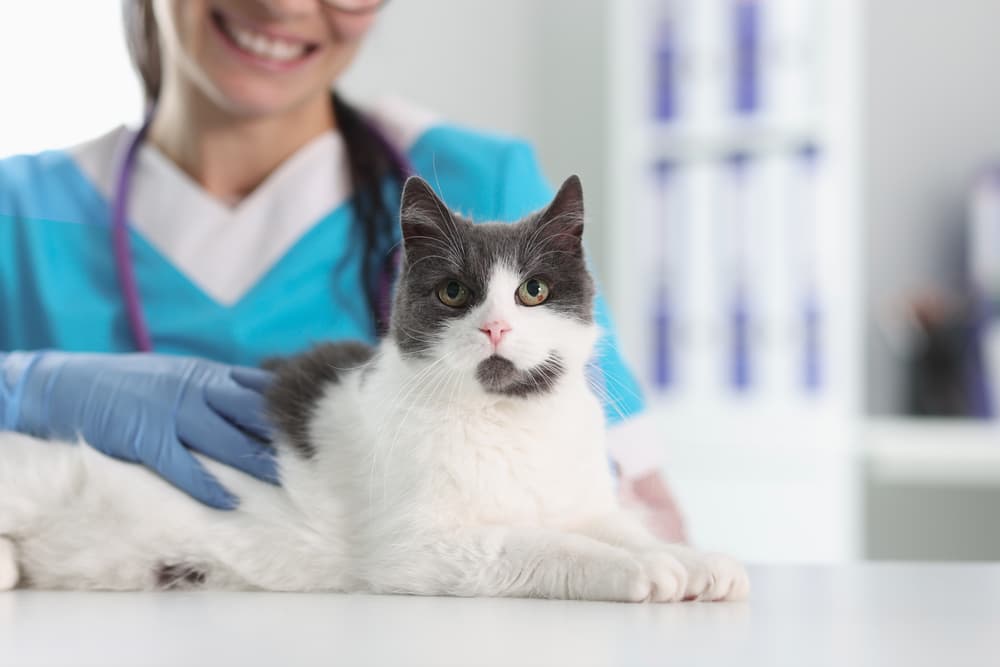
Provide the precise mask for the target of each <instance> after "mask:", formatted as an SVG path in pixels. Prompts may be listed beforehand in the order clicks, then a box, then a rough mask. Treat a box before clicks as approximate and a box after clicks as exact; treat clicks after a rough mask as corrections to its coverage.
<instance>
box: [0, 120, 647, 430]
mask: <svg viewBox="0 0 1000 667" xmlns="http://www.w3.org/2000/svg"><path fill="white" fill-rule="evenodd" d="M371 114H372V118H373V119H374V121H375V122H376V123H377V124H378V125H379V126H380V128H381V129H382V130H383V131H384V132H385V133H386V135H387V136H388V137H389V138H390V140H391V141H393V143H394V144H395V145H397V146H399V147H401V148H402V149H403V150H404V151H405V152H406V153H407V155H408V156H409V158H410V160H411V162H412V164H413V166H414V168H415V169H416V171H417V173H418V174H420V175H421V176H423V177H424V178H425V179H427V180H428V182H430V183H431V184H432V185H434V187H435V189H436V190H437V191H438V192H439V194H441V195H442V197H443V198H444V199H445V201H447V202H448V204H449V206H451V207H452V208H453V209H455V210H457V211H459V212H461V213H463V214H465V215H468V216H470V217H472V218H473V219H475V220H478V221H484V220H500V221H514V220H517V219H519V218H521V217H523V216H524V215H526V214H527V213H529V212H531V211H533V210H536V209H538V208H540V207H542V206H544V205H545V204H547V203H548V202H549V200H550V199H551V197H552V195H553V189H552V188H551V186H550V185H549V184H548V183H547V182H546V181H545V178H544V177H543V176H542V173H541V170H540V169H539V165H538V162H537V160H536V158H535V155H534V152H533V151H532V149H531V148H530V146H528V145H527V144H525V143H524V142H521V141H518V140H514V139H510V138H507V137H501V136H496V135H491V134H485V133H482V132H476V131H471V130H468V129H464V128H461V127H457V126H454V125H450V124H447V123H444V122H441V121H440V120H439V119H437V118H435V117H434V116H432V115H430V114H428V113H426V112H424V111H421V110H416V109H414V108H412V107H406V106H401V105H399V104H398V103H396V104H394V105H386V106H384V107H377V108H373V109H372V110H371ZM131 137H132V130H129V129H126V128H119V129H117V130H115V131H113V132H111V133H109V134H107V135H105V136H103V137H101V138H99V139H97V140H95V141H93V142H89V143H88V144H84V145H83V146H79V147H75V148H73V149H69V150H58V151H48V152H45V153H41V154H38V155H30V156H19V157H14V158H9V159H6V160H0V351H9V350H34V349H62V350H69V351H91V352H129V351H133V350H134V346H133V339H132V334H131V332H130V329H129V327H128V323H127V319H126V313H125V307H124V303H123V301H122V296H121V291H120V288H119V284H118V277H117V273H116V268H115V263H114V259H113V254H112V245H111V230H110V215H111V213H110V202H109V200H110V197H111V192H112V184H113V181H114V178H115V174H116V171H117V169H118V166H119V164H120V159H121V154H122V151H123V149H124V147H125V146H126V145H127V144H128V143H129V141H130V139H131ZM345 160H346V155H345V154H344V149H343V145H342V142H341V140H340V138H339V136H337V135H336V134H334V133H330V134H329V135H327V136H324V137H321V138H319V139H317V140H316V141H314V142H313V143H311V144H309V145H308V146H306V147H304V148H303V149H302V150H301V151H300V152H299V153H297V154H296V155H295V156H293V157H292V158H291V159H290V160H289V161H288V164H286V165H283V166H282V167H280V168H279V170H278V171H276V172H275V173H274V174H272V175H271V176H269V177H268V179H267V180H266V181H265V182H264V183H263V184H262V185H261V187H260V188H258V190H259V191H255V192H254V193H252V194H251V195H250V197H249V198H248V199H247V200H246V201H244V202H241V203H240V204H238V205H237V206H235V207H229V206H225V205H224V204H223V203H221V202H218V201H215V200H213V199H212V198H211V197H210V196H209V195H208V194H207V193H204V192H203V191H201V190H200V188H198V186H197V185H196V184H194V183H193V182H191V181H189V180H188V179H187V177H186V176H185V175H184V174H183V173H181V172H180V171H179V170H178V169H177V168H176V167H175V166H174V165H173V164H172V163H169V161H167V160H166V159H165V158H164V157H163V156H162V154H159V153H158V152H157V151H156V149H155V147H152V146H149V145H146V146H143V147H142V149H141V150H140V154H139V160H138V163H137V168H136V172H135V173H134V175H133V188H132V191H131V201H130V206H129V221H130V225H131V229H130V243H131V249H132V256H133V261H134V265H135V271H136V278H137V282H138V286H139V291H140V294H141V295H142V305H143V312H144V313H145V315H146V319H147V322H148V324H149V328H150V331H151V334H152V339H153V347H154V350H156V351H157V352H160V353H166V354H179V355H195V356H201V357H207V358H211V359H216V360H218V361H223V362H227V363H232V364H243V365H257V364H259V363H260V361H261V360H262V359H264V358H266V357H271V356H275V355H287V354H294V353H296V352H300V351H302V350H304V349H306V348H308V347H309V346H310V345H311V344H313V343H316V342H319V341H325V340H344V339H355V340H363V341H367V342H374V341H375V332H374V331H373V329H372V322H371V317H370V313H369V312H368V311H367V303H366V300H365V296H364V294H365V289H364V285H363V281H362V280H361V262H362V258H363V256H364V252H365V239H364V237H363V232H362V231H361V230H360V225H356V224H354V222H353V214H352V210H351V207H350V204H349V202H348V199H349V194H350V192H349V184H348V183H347V182H346V174H347V170H346V162H345ZM397 234H398V230H397ZM597 320H598V323H599V324H600V325H601V326H602V327H603V330H604V335H603V337H602V339H601V340H600V342H599V344H598V349H597V353H596V356H595V360H594V368H595V372H596V375H597V378H598V380H599V381H600V382H601V383H602V384H603V386H604V389H605V391H604V393H605V394H606V395H607V396H608V398H607V399H606V400H605V412H606V415H607V417H608V419H609V422H611V423H615V422H618V421H621V420H622V419H624V418H626V417H627V416H629V415H632V414H635V413H637V412H639V411H641V410H642V407H643V400H642V397H641V392H640V389H639V386H638V383H637V382H636V380H635V378H634V376H633V375H632V374H631V373H630V371H629V370H628V369H627V367H626V366H625V364H624V362H623V360H622V358H621V355H620V354H619V352H618V349H617V346H616V343H615V337H614V330H613V327H612V323H611V320H610V317H609V315H608V312H607V308H606V305H605V303H604V299H603V298H601V297H600V296H599V297H598V300H597Z"/></svg>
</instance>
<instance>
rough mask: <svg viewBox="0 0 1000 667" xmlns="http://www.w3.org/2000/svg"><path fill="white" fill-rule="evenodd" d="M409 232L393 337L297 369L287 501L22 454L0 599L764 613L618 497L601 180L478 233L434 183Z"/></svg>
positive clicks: (708, 558)
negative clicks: (21, 591)
mask: <svg viewBox="0 0 1000 667" xmlns="http://www.w3.org/2000/svg"><path fill="white" fill-rule="evenodd" d="M401 220H402V232H403V245H404V250H405V253H404V254H405V258H404V261H403V265H402V269H401V277H400V280H399V284H398V288H397V292H396V297H395V307H394V310H393V319H392V325H391V330H390V335H389V336H387V337H386V338H385V340H383V341H382V342H381V344H380V345H379V346H378V347H377V348H374V349H372V348H368V347H366V346H363V345H359V344H353V343H348V344H340V345H327V346H322V347H319V348H316V349H314V350H313V351H312V352H309V353H307V354H304V355H302V356H301V357H297V358H293V359H291V360H289V361H287V362H285V363H284V364H283V365H282V366H281V367H280V368H279V370H278V377H277V380H276V383H275V385H274V387H273V389H272V390H271V392H270V394H269V396H268V402H269V406H270V410H271V412H272V416H273V418H274V421H275V423H276V424H277V426H278V427H279V430H280V431H281V434H280V435H279V437H278V439H277V451H278V464H279V469H280V476H281V482H282V485H281V486H280V487H275V486H271V485H268V484H264V483H261V482H258V481H256V480H254V479H251V478H250V477H248V476H245V475H243V474H242V473H240V472H238V471H236V470H234V469H231V468H228V467H226V466H223V465H221V464H218V463H216V462H214V461H211V460H207V459H202V461H203V463H204V464H205V465H206V466H207V467H208V468H209V470H210V471H211V472H212V473H214V474H215V475H217V476H218V477H219V479H220V481H221V482H222V483H223V484H225V485H226V486H227V487H228V488H229V489H231V490H232V491H233V492H234V493H236V494H237V495H238V496H239V497H240V498H241V499H242V502H241V505H240V507H239V509H238V510H236V511H233V512H220V511H213V510H211V509H208V508H206V507H204V506H202V505H200V504H198V503H197V502H195V501H194V500H192V499H190V498H188V497H187V496H185V495H183V494H181V493H179V492H178V491H176V490H175V489H173V488H172V487H171V486H169V485H168V484H167V483H166V482H164V481H162V480H161V479H159V478H158V477H156V476H155V475H153V474H152V473H150V472H148V471H146V470H145V469H142V468H138V467H136V466H134V465H130V464H126V463H122V462H120V461H117V460H114V459H111V458H108V457H106V456H104V455H103V454H101V453H99V452H97V451H96V450H94V449H92V448H90V447H86V446H76V445H71V444H48V445H43V444H42V443H39V442H37V441H35V440H33V439H32V438H30V437H27V436H23V435H19V434H13V433H4V434H0V589H9V588H12V587H15V586H16V585H18V582H20V585H21V586H32V587H40V588H72V589H116V590H118V589H121V590H140V589H165V588H194V587H203V588H211V589H266V590H277V591H368V592H375V593H412V594H420V595H460V596H530V597H547V598H571V599H584V600H621V601H630V602H639V601H644V600H653V601H657V602H664V601H674V600H682V599H710V600H722V599H729V600H732V599H741V598H744V597H745V596H746V595H747V593H748V590H749V582H748V579H747V575H746V573H745V571H744V569H743V568H742V567H741V566H740V565H739V564H738V563H737V562H735V561H734V560H732V559H730V558H728V557H725V556H719V555H708V554H702V553H699V552H696V551H694V550H692V549H689V548H686V547H682V546H678V545H668V544H664V543H661V542H659V541H658V540H657V539H656V538H654V537H653V536H652V535H651V534H650V533H649V532H647V531H646V530H645V529H644V528H643V527H642V526H641V525H640V523H639V522H638V521H637V520H636V518H635V517H633V516H632V515H630V514H628V513H626V512H625V511H623V510H622V509H620V508H619V506H618V505H617V503H616V501H615V496H614V494H613V490H612V485H611V480H610V479H609V475H608V470H607V463H606V458H605V443H604V431H605V427H604V422H603V416H602V410H601V405H600V404H599V401H598V399H597V398H596V397H595V395H594V393H593V392H592V390H591V388H590V386H589V385H588V381H587V376H586V367H587V364H588V360H589V359H590V357H591V355H592V352H593V347H594V344H595V341H596V339H597V336H598V330H597V327H596V325H595V323H594V319H593V297H594V285H593V282H592V280H591V278H590V275H589V274H588V272H587V268H586V265H585V260H584V255H583V250H582V246H581V235H582V232H583V194H582V191H581V187H580V182H579V180H578V179H577V178H576V177H572V178H570V179H569V180H567V181H566V183H564V184H563V186H562V188H561V189H560V190H559V192H558V194H557V195H556V197H555V199H554V200H553V201H552V203H551V204H550V205H549V206H548V207H547V208H545V209H543V210H542V211H539V212H537V213H535V214H533V215H531V216H529V217H527V218H526V219H524V220H522V221H520V222H518V223H516V224H500V223H484V224H477V225H473V224H472V223H471V222H470V221H468V220H466V219H464V218H462V217H461V216H459V215H457V214H455V213H451V212H449V211H448V209H447V208H446V206H445V205H444V203H443V202H442V201H441V200H440V199H438V197H437V196H436V195H435V194H434V192H433V191H432V190H431V188H430V187H429V186H428V185H427V184H426V183H425V182H424V181H421V180H419V179H416V178H414V179H410V180H409V181H408V182H407V183H406V186H405V188H404V192H403V200H402V212H401Z"/></svg>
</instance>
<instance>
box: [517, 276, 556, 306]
mask: <svg viewBox="0 0 1000 667" xmlns="http://www.w3.org/2000/svg"><path fill="white" fill-rule="evenodd" d="M517 298H518V300H519V301H520V302H521V303H523V304H524V305H526V306H539V305H541V304H543V303H545V300H546V299H548V298H549V286H548V284H547V283H546V282H545V281H544V280H541V279H539V278H531V279H529V280H525V281H524V282H523V283H521V286H520V287H518V288H517Z"/></svg>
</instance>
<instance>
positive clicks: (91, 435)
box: [0, 352, 277, 509]
mask: <svg viewBox="0 0 1000 667" xmlns="http://www.w3.org/2000/svg"><path fill="white" fill-rule="evenodd" d="M270 378H271V376H270V374H269V373H266V372H265V371H261V370H258V369H254V368H241V367H233V366H227V365H224V364H219V363H215V362H211V361H206V360H202V359H195V358H186V357H171V356H164V355H155V354H70V353H62V352H22V353H12V354H9V355H6V356H4V355H0V430H11V431H19V432H21V433H25V434H28V435H33V436H36V437H41V438H60V439H66V440H75V439H76V438H77V437H78V436H82V437H83V438H84V439H85V440H86V441H87V443H88V444H90V446H92V447H94V448H96V449H98V450H100V451H102V452H104V453H106V454H108V455H110V456H113V457H115V458H119V459H123V460H125V461H132V462H136V463H142V464H143V465H145V466H147V467H148V468H150V469H152V470H154V471H155V472H157V473H158V474H159V475H160V476H161V477H163V478H164V479H165V480H167V481H168V482H170V483H171V484H173V485H174V486H176V487H177V488H179V489H182V490H183V491H185V492H187V493H188V494H190V495H191V496H193V497H194V498H196V499H198V500H200V501H201V502H203V503H205V504H206V505H210V506H212V507H215V508H218V509H232V508H234V507H236V505H237V504H238V502H239V501H238V499H237V498H236V497H235V496H234V495H232V494H231V493H229V492H228V491H227V490H226V489H224V488H223V487H222V485H221V484H220V483H219V482H218V480H216V479H215V477H213V476H212V475H211V474H209V473H208V471H207V470H205V468H204V467H203V466H202V465H201V463H199V462H198V460H197V459H195V458H194V456H193V455H192V454H191V451H189V450H193V451H197V452H200V453H202V454H205V455H206V456H209V457H211V458H213V459H215V460H217V461H220V462H222V463H225V464H227V465H230V466H233V467H234V468H238V469H239V470H242V471H244V472H246V473H249V474H251V475H253V476H255V477H257V478H259V479H262V480H265V481H268V482H272V483H277V471H276V468H275V463H274V455H273V450H272V449H271V448H270V447H269V446H268V444H266V443H267V442H268V441H269V432H270V426H269V425H268V423H267V421H266V417H265V413H264V398H263V396H262V392H263V391H264V389H265V388H266V386H267V383H268V382H269V381H270ZM248 434H252V436H253V437H251V435H248Z"/></svg>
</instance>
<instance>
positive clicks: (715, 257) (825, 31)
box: [605, 0, 863, 561]
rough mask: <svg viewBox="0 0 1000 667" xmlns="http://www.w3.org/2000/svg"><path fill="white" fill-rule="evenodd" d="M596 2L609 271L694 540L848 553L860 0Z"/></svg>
mask: <svg viewBox="0 0 1000 667" xmlns="http://www.w3.org/2000/svg"><path fill="white" fill-rule="evenodd" d="M609 12H610V23H609V24H610V26H611V34H612V40H611V47H610V49H609V52H610V60H611V76H610V84H609V85H610V86H611V95H610V100H611V101H610V106H611V110H610V113H609V117H610V119H611V120H610V124H611V130H610V132H609V139H610V141H609V154H610V156H611V160H610V164H611V168H610V169H609V172H610V174H611V179H612V181H611V182H612V187H611V195H610V202H611V210H612V211H613V214H612V218H611V219H612V220H613V221H614V222H613V224H609V225H607V226H606V229H607V234H606V238H605V243H606V246H607V248H608V250H607V251H606V252H607V255H608V257H609V258H610V261H608V260H607V259H606V260H605V261H606V265H607V266H608V267H609V268H608V269H607V270H606V273H607V274H608V276H609V278H608V283H609V286H610V293H611V298H612V299H613V303H615V305H616V312H617V315H618V324H619V328H620V334H621V337H622V340H623V346H624V347H625V350H626V353H627V354H628V355H629V357H630V359H631V361H632V363H633V364H634V365H635V367H636V368H637V369H639V371H640V373H641V375H642V379H643V382H644V385H645V390H646V393H647V396H649V397H650V399H651V404H652V406H653V414H654V419H655V421H656V427H655V428H656V433H657V436H656V437H657V440H658V442H659V443H661V444H662V446H663V448H664V452H665V461H666V468H667V474H668V476H669V478H670V481H671V484H672V486H673V487H674V489H675V492H676V494H677V495H678V497H679V500H680V503H681V506H682V507H683V508H684V510H685V512H686V514H687V517H688V523H689V525H690V527H691V531H692V539H693V540H694V541H695V542H696V543H697V544H699V545H701V546H705V547H708V548H718V549H724V550H727V551H730V552H733V553H735V554H736V555H738V556H740V557H742V558H745V559H748V560H760V561H832V560H840V559H844V558H851V557H855V556H858V555H859V554H860V553H861V547H860V539H861V528H860V525H861V522H860V518H859V517H860V512H861V507H860V499H861V494H860V492H859V489H860V487H861V478H860V471H861V470H862V467H861V465H860V464H859V459H858V454H857V452H858V447H857V438H858V431H857V429H858V423H859V418H860V415H861V396H862V389H861V382H862V379H863V378H862V363H863V362H862V344H861V339H860V330H861V326H862V311H863V308H862V305H861V303H862V298H861V293H860V286H861V282H860V281H861V275H862V268H863V258H862V254H861V252H862V248H861V243H860V234H859V230H860V224H861V216H860V215H859V205H860V199H859V198H860V196H861V194H860V193H861V188H862V187H863V169H861V168H860V167H861V164H860V162H861V157H860V153H859V150H858V149H859V143H860V141H861V130H862V127H861V123H862V110H861V107H860V101H861V100H860V97H861V95H862V92H863V91H862V78H861V77H862V70H863V63H862V62H861V59H862V56H861V46H862V44H861V38H860V34H861V23H862V18H863V16H862V7H861V6H860V4H859V3H858V2H857V1H848V2H840V1H833V0H626V1H623V2H615V3H610V4H609Z"/></svg>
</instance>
